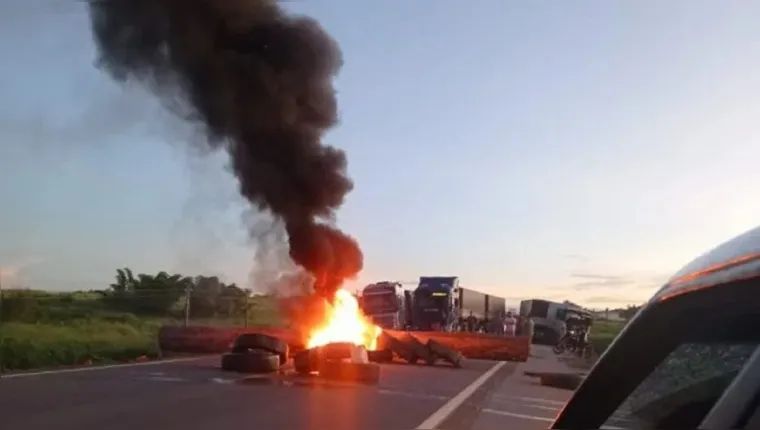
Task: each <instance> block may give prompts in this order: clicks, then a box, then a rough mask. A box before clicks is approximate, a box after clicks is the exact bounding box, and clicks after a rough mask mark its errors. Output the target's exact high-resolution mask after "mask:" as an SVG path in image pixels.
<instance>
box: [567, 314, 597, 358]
mask: <svg viewBox="0 0 760 430" xmlns="http://www.w3.org/2000/svg"><path fill="white" fill-rule="evenodd" d="M591 322H592V321H591V319H590V318H575V317H570V318H568V319H567V321H565V327H566V331H565V334H564V336H563V337H562V339H560V341H559V342H560V343H564V345H565V349H566V350H568V351H570V352H582V351H584V350H585V349H586V347H587V346H588V344H589V340H588V336H589V332H590V331H591Z"/></svg>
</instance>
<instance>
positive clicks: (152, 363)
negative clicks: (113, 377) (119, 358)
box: [0, 356, 209, 379]
mask: <svg viewBox="0 0 760 430" xmlns="http://www.w3.org/2000/svg"><path fill="white" fill-rule="evenodd" d="M208 357H209V356H205V357H184V358H173V359H170V360H156V361H145V362H142V363H124V364H108V365H105V366H92V367H75V368H72V369H58V370H42V371H39V372H24V373H10V374H2V375H0V379H10V378H26V377H28V376H42V375H58V374H62V373H79V372H91V371H95V370H108V369H122V368H129V367H139V366H155V365H159V364H171V363H182V362H185V361H194V360H199V359H202V358H208Z"/></svg>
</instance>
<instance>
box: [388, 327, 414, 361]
mask: <svg viewBox="0 0 760 430" xmlns="http://www.w3.org/2000/svg"><path fill="white" fill-rule="evenodd" d="M382 337H383V338H384V339H383V345H385V346H386V348H387V349H389V350H391V351H392V352H393V353H395V354H396V355H398V356H399V357H401V359H402V360H404V361H406V362H407V363H410V364H415V363H417V360H418V359H419V357H418V356H417V354H415V353H414V351H412V349H411V348H410V347H409V345H407V344H406V342H402V341H400V340H398V339H396V338H395V337H393V336H390V335H387V334H385V333H383V334H382Z"/></svg>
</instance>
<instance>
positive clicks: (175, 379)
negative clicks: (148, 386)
mask: <svg viewBox="0 0 760 430" xmlns="http://www.w3.org/2000/svg"><path fill="white" fill-rule="evenodd" d="M139 379H144V380H146V381H156V382H186V381H187V379H185V378H178V377H176V376H146V377H143V378H139Z"/></svg>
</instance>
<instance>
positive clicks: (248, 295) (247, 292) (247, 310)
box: [244, 289, 253, 328]
mask: <svg viewBox="0 0 760 430" xmlns="http://www.w3.org/2000/svg"><path fill="white" fill-rule="evenodd" d="M251 294H253V291H251V290H248V289H247V290H245V323H244V326H245V328H248V317H249V313H250V311H251Z"/></svg>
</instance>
